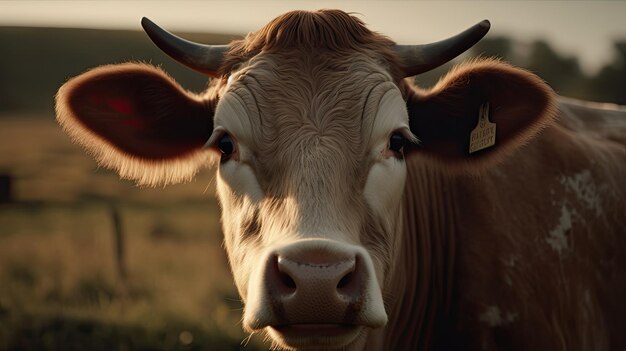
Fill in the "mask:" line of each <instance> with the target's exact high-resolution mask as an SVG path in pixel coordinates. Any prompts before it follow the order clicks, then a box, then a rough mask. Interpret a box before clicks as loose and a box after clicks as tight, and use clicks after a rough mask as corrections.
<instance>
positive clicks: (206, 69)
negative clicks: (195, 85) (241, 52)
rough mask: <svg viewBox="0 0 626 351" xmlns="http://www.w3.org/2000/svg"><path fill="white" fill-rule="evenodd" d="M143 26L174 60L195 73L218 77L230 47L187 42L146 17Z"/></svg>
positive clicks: (142, 20)
mask: <svg viewBox="0 0 626 351" xmlns="http://www.w3.org/2000/svg"><path fill="white" fill-rule="evenodd" d="M141 26H142V27H143V29H144V30H145V31H146V33H147V34H148V36H149V37H150V39H152V41H153V42H154V43H155V44H156V46H158V47H159V49H161V50H163V52H165V53H166V54H168V55H169V56H170V57H171V58H173V59H174V60H176V61H178V62H180V63H182V64H183V65H185V66H187V67H189V68H191V69H193V70H195V71H198V72H202V73H205V74H208V75H210V76H213V77H216V76H217V74H218V71H219V69H220V66H221V65H222V62H223V61H224V54H225V53H226V51H227V50H228V45H205V44H198V43H194V42H191V41H189V40H185V39H183V38H180V37H177V36H175V35H174V34H172V33H170V32H168V31H166V30H165V29H163V28H161V27H159V26H157V25H156V24H155V23H154V22H152V21H150V20H149V19H147V18H146V17H143V18H142V19H141Z"/></svg>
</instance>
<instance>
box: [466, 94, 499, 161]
mask: <svg viewBox="0 0 626 351" xmlns="http://www.w3.org/2000/svg"><path fill="white" fill-rule="evenodd" d="M495 144H496V124H495V123H491V122H489V103H488V102H486V103H484V104H482V105H480V111H479V113H478V125H476V128H474V130H472V133H471V134H470V144H469V153H470V154H471V153H474V152H476V151H479V150H482V149H486V148H488V147H491V146H494V145H495Z"/></svg>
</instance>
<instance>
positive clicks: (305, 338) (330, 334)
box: [269, 324, 363, 349]
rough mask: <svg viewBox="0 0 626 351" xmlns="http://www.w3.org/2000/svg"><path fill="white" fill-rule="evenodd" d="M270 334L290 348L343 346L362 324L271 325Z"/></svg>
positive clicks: (350, 342) (351, 338)
mask: <svg viewBox="0 0 626 351" xmlns="http://www.w3.org/2000/svg"><path fill="white" fill-rule="evenodd" d="M269 329H270V335H272V336H273V337H274V339H276V340H278V341H280V343H282V344H284V345H286V346H288V347H292V348H298V349H302V348H306V349H309V348H310V349H316V348H317V349H319V348H333V349H334V348H345V347H346V346H348V345H350V344H352V343H353V342H354V341H355V340H356V339H357V337H358V336H359V334H360V333H361V331H362V330H363V326H360V325H354V324H285V325H279V326H271V327H269Z"/></svg>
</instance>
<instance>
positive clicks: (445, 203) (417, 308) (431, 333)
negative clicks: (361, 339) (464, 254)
mask: <svg viewBox="0 0 626 351" xmlns="http://www.w3.org/2000/svg"><path fill="white" fill-rule="evenodd" d="M455 189H456V185H455V182H454V181H453V180H452V179H449V178H447V177H444V176H442V175H441V173H440V172H436V171H432V170H429V169H426V168H425V167H424V166H421V162H419V160H408V161H407V182H406V188H405V199H404V214H403V216H404V233H403V238H402V240H403V242H402V245H401V248H400V250H401V252H400V256H399V260H398V266H397V267H396V269H395V272H396V276H395V277H394V278H393V282H392V286H393V289H392V290H391V291H390V295H391V297H392V299H394V302H393V303H392V306H389V311H390V321H389V324H388V327H387V335H386V337H385V340H386V341H385V344H386V345H385V347H384V349H385V350H399V349H407V350H408V349H411V350H418V349H419V350H423V349H428V348H429V345H432V344H433V342H436V341H435V340H434V339H435V338H437V339H439V338H441V337H443V335H440V333H442V332H443V333H445V332H446V330H447V329H448V328H447V327H446V325H445V323H447V322H448V321H449V318H448V316H449V314H450V309H451V301H452V293H453V291H452V289H453V279H452V278H453V274H454V270H453V268H454V259H455V255H454V252H455V223H456V217H457V214H458V211H457V209H456V207H455V206H456V204H457V203H458V201H456V200H457V199H456V198H455V197H456V193H457V191H456V190H455Z"/></svg>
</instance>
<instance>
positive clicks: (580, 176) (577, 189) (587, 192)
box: [560, 170, 603, 216]
mask: <svg viewBox="0 0 626 351" xmlns="http://www.w3.org/2000/svg"><path fill="white" fill-rule="evenodd" d="M560 182H561V184H562V185H563V187H565V189H566V190H567V191H571V192H573V193H574V194H575V195H576V198H577V199H578V201H580V202H581V203H582V204H583V205H584V206H585V208H587V209H588V210H594V211H595V213H596V216H600V215H601V214H602V212H603V211H602V202H601V199H600V192H599V191H598V190H600V189H598V186H597V185H596V184H595V183H594V182H593V179H592V177H591V172H590V171H589V170H584V171H582V172H580V173H576V174H574V175H573V176H571V177H567V176H563V177H561V180H560Z"/></svg>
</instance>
